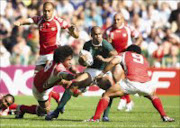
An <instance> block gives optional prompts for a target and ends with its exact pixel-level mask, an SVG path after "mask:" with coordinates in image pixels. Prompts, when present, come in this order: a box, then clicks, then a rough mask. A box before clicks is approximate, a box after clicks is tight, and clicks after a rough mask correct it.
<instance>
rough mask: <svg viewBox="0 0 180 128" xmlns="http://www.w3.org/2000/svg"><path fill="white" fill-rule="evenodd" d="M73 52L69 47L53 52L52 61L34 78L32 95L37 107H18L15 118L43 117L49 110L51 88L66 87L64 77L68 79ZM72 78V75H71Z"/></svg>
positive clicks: (61, 47) (62, 47)
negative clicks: (27, 115) (35, 115)
mask: <svg viewBox="0 0 180 128" xmlns="http://www.w3.org/2000/svg"><path fill="white" fill-rule="evenodd" d="M72 56H73V50H72V48H71V47H69V46H59V47H58V48H57V49H56V50H55V51H54V56H53V61H51V62H50V63H48V64H47V65H46V66H45V68H44V69H41V70H40V71H39V72H38V73H37V74H36V75H35V77H34V83H33V89H32V91H33V95H34V97H35V98H36V100H37V101H38V103H39V106H37V105H32V106H26V105H22V106H19V108H18V112H17V115H16V118H23V116H24V114H25V113H31V114H37V115H43V114H45V113H47V112H49V110H50V102H49V93H50V92H51V90H52V88H51V87H53V86H55V85H58V84H62V85H66V84H67V83H66V80H64V79H65V78H64V77H66V78H67V79H68V77H69V70H68V69H69V68H70V67H71V60H72ZM71 76H72V75H71Z"/></svg>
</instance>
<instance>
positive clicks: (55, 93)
mask: <svg viewBox="0 0 180 128" xmlns="http://www.w3.org/2000/svg"><path fill="white" fill-rule="evenodd" d="M51 97H52V98H53V99H55V100H56V102H57V103H58V102H59V98H60V94H59V93H57V92H54V91H51V92H50V93H49V102H50V101H51Z"/></svg>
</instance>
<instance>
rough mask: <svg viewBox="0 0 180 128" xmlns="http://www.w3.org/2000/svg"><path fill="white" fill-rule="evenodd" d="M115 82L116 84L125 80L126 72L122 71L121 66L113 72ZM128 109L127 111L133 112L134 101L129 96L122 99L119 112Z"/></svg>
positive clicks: (116, 67)
mask: <svg viewBox="0 0 180 128" xmlns="http://www.w3.org/2000/svg"><path fill="white" fill-rule="evenodd" d="M112 73H113V77H114V80H115V81H116V82H118V81H120V80H121V79H124V78H125V75H124V70H123V69H122V67H121V65H117V66H115V68H114V69H113V70H112ZM125 108H127V109H126V111H131V110H132V108H133V101H131V98H130V96H129V95H125V96H122V97H121V98H120V102H119V104H118V108H117V109H118V110H123V109H125Z"/></svg>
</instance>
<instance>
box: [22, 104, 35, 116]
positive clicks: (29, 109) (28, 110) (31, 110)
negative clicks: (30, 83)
mask: <svg viewBox="0 0 180 128" xmlns="http://www.w3.org/2000/svg"><path fill="white" fill-rule="evenodd" d="M37 107H38V106H37V105H32V106H26V105H21V106H20V110H21V111H22V112H24V113H30V114H36V109H37Z"/></svg>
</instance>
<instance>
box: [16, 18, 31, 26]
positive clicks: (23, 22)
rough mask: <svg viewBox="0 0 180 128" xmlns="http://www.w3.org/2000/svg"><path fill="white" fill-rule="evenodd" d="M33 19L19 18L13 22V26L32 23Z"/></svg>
mask: <svg viewBox="0 0 180 128" xmlns="http://www.w3.org/2000/svg"><path fill="white" fill-rule="evenodd" d="M33 23H34V22H33V20H32V19H31V18H27V19H19V20H17V21H15V22H14V25H15V26H18V27H19V26H21V25H30V24H33Z"/></svg>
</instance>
